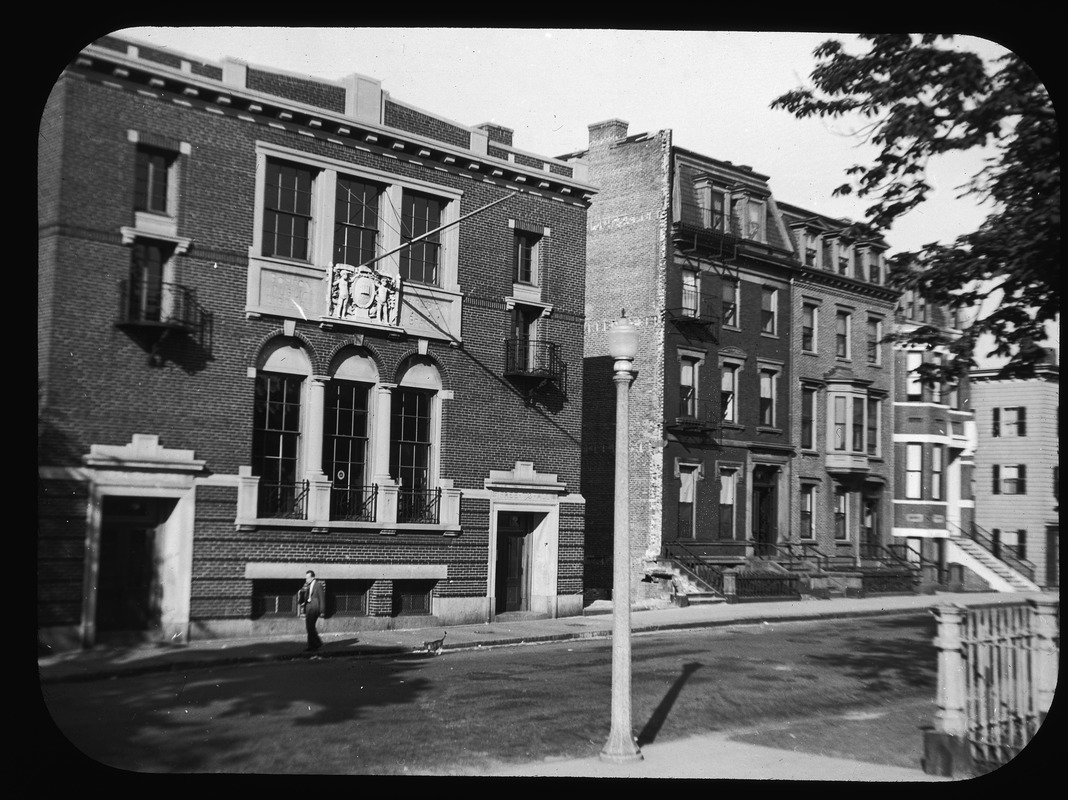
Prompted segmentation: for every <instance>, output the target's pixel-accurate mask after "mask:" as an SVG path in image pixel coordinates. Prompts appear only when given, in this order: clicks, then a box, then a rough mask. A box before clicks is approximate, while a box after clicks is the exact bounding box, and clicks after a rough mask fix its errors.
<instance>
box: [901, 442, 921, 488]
mask: <svg viewBox="0 0 1068 800" xmlns="http://www.w3.org/2000/svg"><path fill="white" fill-rule="evenodd" d="M905 497H906V498H907V499H909V500H919V499H920V498H922V497H923V445H922V444H919V443H909V444H906V445H905Z"/></svg>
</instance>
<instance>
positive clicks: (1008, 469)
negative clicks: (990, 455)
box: [991, 464, 1027, 494]
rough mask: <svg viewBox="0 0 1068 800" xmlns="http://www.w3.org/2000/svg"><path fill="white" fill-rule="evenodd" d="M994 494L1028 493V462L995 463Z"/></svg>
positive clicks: (992, 487)
mask: <svg viewBox="0 0 1068 800" xmlns="http://www.w3.org/2000/svg"><path fill="white" fill-rule="evenodd" d="M992 470H993V485H992V486H991V489H992V490H993V492H994V494H1027V465H1026V464H994V466H993V468H992Z"/></svg>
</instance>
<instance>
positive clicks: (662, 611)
mask: <svg viewBox="0 0 1068 800" xmlns="http://www.w3.org/2000/svg"><path fill="white" fill-rule="evenodd" d="M1030 596H1031V595H1029V594H998V593H983V594H934V595H902V596H886V597H871V598H842V599H833V600H798V601H787V602H773V603H739V604H730V605H728V604H715V605H695V606H689V607H687V608H676V607H674V606H671V607H664V608H649V609H635V610H632V612H631V631H632V633H633V634H635V635H640V634H642V633H647V632H656V631H670V630H683V629H687V628H695V627H709V626H723V625H739V624H764V623H768V624H771V623H774V622H782V621H797V620H806V619H833V618H856V617H864V616H886V615H898V614H901V613H909V612H921V613H922V612H924V611H925V610H927V609H929V608H931V607H932V606H935V605H938V604H941V603H957V604H961V605H987V604H994V603H1015V602H1019V601H1021V600H1022V599H1024V598H1026V597H1030ZM598 606H600V608H598ZM598 606H594V607H591V608H590V609H587V613H586V615H585V616H581V617H564V618H560V619H524V620H519V621H507V622H501V621H497V622H493V623H484V624H480V625H458V626H453V627H449V628H448V634H447V636H446V638H445V642H444V647H443V651H444V652H446V653H447V652H449V651H456V650H459V649H464V648H474V649H478V648H490V647H500V646H515V645H533V644H537V643H542V642H551V641H560V640H567V639H589V638H610V637H611V635H612V625H613V616H612V613H611V604H598ZM598 610H599V611H601V612H602V613H592V612H594V611H598ZM324 623H325V624H324ZM320 629H321V631H322V638H323V641H324V645H325V646H324V647H323V649H322V650H321V651H320V652H319V653H318V654H317V655H318V656H319V657H321V658H343V657H359V656H371V655H385V654H400V653H412V652H415V651H417V650H419V649H421V648H422V646H423V643H424V642H425V641H427V640H432V639H438V638H440V637H441V635H442V633H443V629H441V628H415V629H408V630H385V631H366V632H360V633H358V634H353V633H337V634H332V633H331V632H330V629H329V620H324V622H323V623H321V624H320ZM303 647H304V637H303V636H287V637H274V638H269V639H219V640H203V641H192V642H189V643H188V644H185V645H177V646H167V645H160V644H146V645H140V646H132V647H122V648H104V647H97V648H92V649H89V650H76V651H70V652H64V653H54V654H44V655H39V657H38V669H39V673H40V678H41V682H42V683H49V682H56V681H80V680H96V679H102V678H110V677H116V676H120V675H124V674H136V673H146V672H156V671H162V670H166V671H169V670H173V669H193V668H197V667H207V666H211V665H219V664H236V663H243V662H262V661H274V660H284V659H294V658H307V657H308V655H307V654H306V653H304V652H302V650H303ZM729 736H730V734H727V733H719V734H712V735H708V736H702V737H696V738H693V739H687V740H683V741H676V742H664V743H659V742H654V743H652V744H649V745H648V746H646V747H644V748H643V749H642V756H643V758H642V759H641V760H639V761H634V762H630V763H625V764H617V763H611V762H608V761H604V760H602V759H600V758H596V757H595V758H592V759H580V760H574V761H554V762H545V763H532V764H526V765H522V766H519V767H515V768H510V769H509V770H507V771H505V772H500V773H494V774H495V775H501V776H505V775H507V776H550V777H552V776H555V777H563V776H567V777H616V778H620V777H665V778H666V777H676V778H744V779H772V780H775V779H786V780H822V781H827V780H844V781H858V780H860V781H937V780H946V779H943V778H937V777H934V776H930V775H927V774H925V773H924V772H923V771H922V770H921V769H920V768H919V766H918V765H917V768H916V769H915V770H912V769H902V768H900V767H888V766H881V765H878V764H867V763H861V762H854V761H848V760H844V759H837V758H824V757H820V756H814V755H811V754H808V753H796V752H792V751H789V750H781V749H777V748H769V747H762V746H758V745H751V744H743V743H741V742H734V741H730V739H729ZM710 753H714V754H715V758H714V759H710V758H709V754H710Z"/></svg>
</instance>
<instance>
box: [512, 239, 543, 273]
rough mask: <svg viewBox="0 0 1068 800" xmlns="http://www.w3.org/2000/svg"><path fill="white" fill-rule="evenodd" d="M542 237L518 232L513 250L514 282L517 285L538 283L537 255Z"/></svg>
mask: <svg viewBox="0 0 1068 800" xmlns="http://www.w3.org/2000/svg"><path fill="white" fill-rule="evenodd" d="M539 238H540V237H539V236H537V235H535V234H533V233H529V232H527V231H516V232H515V240H514V245H513V249H512V265H513V268H514V275H513V280H514V281H515V282H516V283H525V284H531V285H532V284H535V283H537V271H536V266H537V264H536V254H537V247H538V239H539Z"/></svg>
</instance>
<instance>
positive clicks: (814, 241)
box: [802, 233, 820, 267]
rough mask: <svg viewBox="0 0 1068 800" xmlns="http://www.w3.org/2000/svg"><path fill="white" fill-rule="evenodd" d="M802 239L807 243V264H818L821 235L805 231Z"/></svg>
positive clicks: (810, 265) (809, 265)
mask: <svg viewBox="0 0 1068 800" xmlns="http://www.w3.org/2000/svg"><path fill="white" fill-rule="evenodd" d="M802 240H803V241H804V243H805V266H808V267H815V266H817V265H816V260H817V259H818V258H819V252H820V237H819V236H816V235H815V234H812V233H804V234H802Z"/></svg>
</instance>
